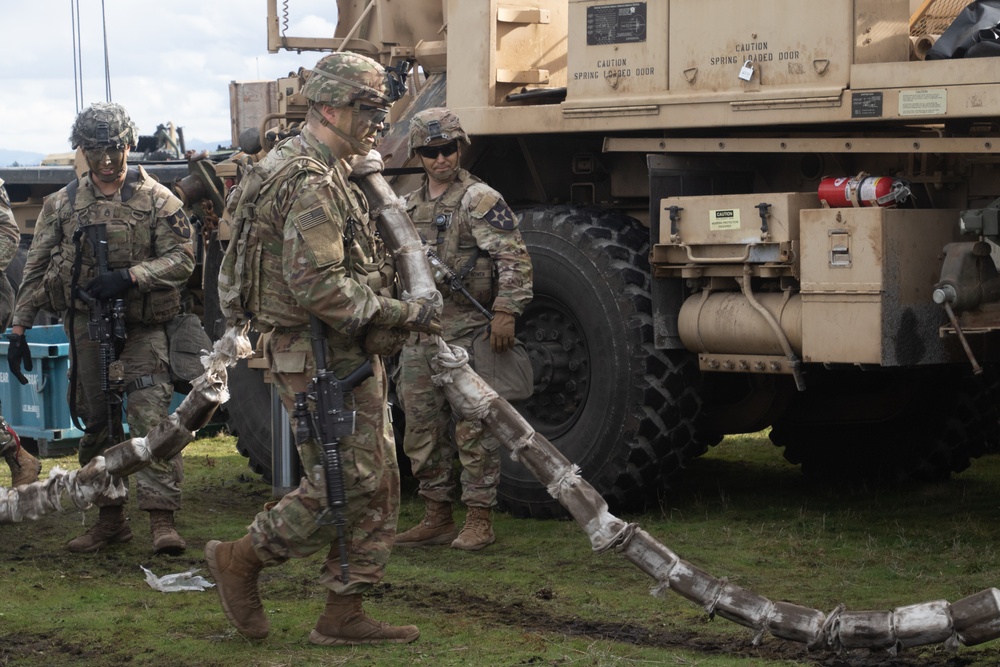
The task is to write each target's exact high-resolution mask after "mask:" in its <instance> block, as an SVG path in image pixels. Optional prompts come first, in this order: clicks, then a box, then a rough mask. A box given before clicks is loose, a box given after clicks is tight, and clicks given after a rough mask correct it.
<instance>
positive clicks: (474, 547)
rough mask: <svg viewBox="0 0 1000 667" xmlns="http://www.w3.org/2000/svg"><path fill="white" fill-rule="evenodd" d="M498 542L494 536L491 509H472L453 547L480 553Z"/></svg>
mask: <svg viewBox="0 0 1000 667" xmlns="http://www.w3.org/2000/svg"><path fill="white" fill-rule="evenodd" d="M496 541H497V537H496V535H494V534H493V521H492V519H490V508H489V507H470V508H469V512H468V514H466V515H465V525H464V526H463V527H462V532H461V533H459V534H458V537H457V538H455V541H454V542H452V543H451V546H452V548H453V549H464V550H465V551H479V550H480V549H485V548H486V547H488V546H490V545H491V544H493V543H494V542H496Z"/></svg>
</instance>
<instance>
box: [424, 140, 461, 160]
mask: <svg viewBox="0 0 1000 667" xmlns="http://www.w3.org/2000/svg"><path fill="white" fill-rule="evenodd" d="M413 150H414V151H415V152H416V154H417V155H419V156H420V157H425V158H427V159H428V160H436V159H437V157H438V155H443V156H445V157H448V156H449V155H454V154H455V151H457V150H458V142H457V141H452V142H449V143H447V144H443V145H441V146H420V147H419V148H414V149H413Z"/></svg>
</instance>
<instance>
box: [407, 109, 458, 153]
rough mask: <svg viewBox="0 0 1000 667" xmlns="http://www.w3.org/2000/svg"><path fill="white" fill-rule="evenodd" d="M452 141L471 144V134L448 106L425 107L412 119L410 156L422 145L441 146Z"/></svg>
mask: <svg viewBox="0 0 1000 667" xmlns="http://www.w3.org/2000/svg"><path fill="white" fill-rule="evenodd" d="M452 141H461V142H463V143H464V144H465V145H466V146H468V145H470V143H471V142H470V141H469V135H467V134H466V133H465V130H463V129H462V124H461V123H460V122H459V120H458V116H456V115H455V112H454V111H452V110H451V109H448V108H446V107H434V108H431V109H424V110H423V111H421V112H419V113H416V114H414V115H413V118H411V119H410V141H409V145H408V150H409V156H410V157H411V158H412V157H413V154H414V149H416V148H419V147H420V146H440V145H441V144H447V143H449V142H452Z"/></svg>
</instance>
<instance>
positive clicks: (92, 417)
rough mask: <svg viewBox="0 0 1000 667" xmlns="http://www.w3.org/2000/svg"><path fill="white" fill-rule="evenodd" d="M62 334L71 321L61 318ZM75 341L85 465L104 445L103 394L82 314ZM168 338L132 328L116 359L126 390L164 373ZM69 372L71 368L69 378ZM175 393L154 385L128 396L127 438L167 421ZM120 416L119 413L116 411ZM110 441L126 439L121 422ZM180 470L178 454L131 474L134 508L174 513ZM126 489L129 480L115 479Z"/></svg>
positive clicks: (158, 331)
mask: <svg viewBox="0 0 1000 667" xmlns="http://www.w3.org/2000/svg"><path fill="white" fill-rule="evenodd" d="M64 322H65V325H64V326H65V328H66V335H67V337H69V336H70V331H69V320H68V318H64ZM74 329H75V332H74V336H73V338H75V339H76V343H75V344H76V356H75V357H73V364H75V366H76V383H77V384H76V401H77V404H76V409H77V414H78V415H79V416H80V419H82V420H83V423H84V424H85V425H86V427H87V433H86V434H85V435H84V436H83V438H81V439H80V450H79V458H80V465H81V466H83V465H87V463H89V462H90V460H91V459H93V458H94V457H95V456H97V455H98V454H100V453H101V452H103V451H104V450H105V449H106V448H107V447H108V446H109V444H108V435H107V434H108V431H107V428H108V425H107V422H108V408H107V405H108V404H107V396H106V395H105V394H104V392H103V391H101V373H102V369H101V358H100V345H99V344H98V343H97V342H95V341H92V340H90V337H89V336H88V334H87V320H86V315H84V317H82V318H81V317H80V313H77V316H76V318H75V322H74ZM167 354H168V352H167V334H166V332H165V330H164V327H162V326H148V327H131V328H129V330H128V332H127V336H126V339H125V347H124V349H123V350H122V352H121V354H120V355H119V356H118V361H119V362H120V363H121V364H122V366H123V369H124V378H125V386H128V384H129V383H130V382H132V381H133V380H135V379H136V378H139V377H142V376H148V375H155V374H162V373H166V372H168V369H169V366H168V357H167ZM72 376H73V368H70V378H71V379H72ZM173 395H174V388H173V385H172V384H170V383H169V382H165V383H159V384H155V385H153V386H151V387H147V388H145V389H135V390H133V391H130V392H129V393H128V396H127V399H126V410H125V415H126V419H127V421H128V428H129V436H130V437H145V435H146V434H147V433H149V431H150V429H152V428H153V427H154V426H156V425H157V424H159V423H160V422H161V421H163V419H165V418H166V417H167V414H168V413H169V411H170V401H171V400H172V398H173ZM115 414H120V409H117V408H116V410H115ZM114 429H115V430H114V438H113V443H114V444H117V443H119V442H121V441H122V440H124V439H125V436H124V434H123V429H122V427H121V422H120V421H117V420H116V423H115V424H114ZM183 480H184V467H183V463H182V459H181V455H180V454H178V455H177V456H175V457H173V458H172V459H170V460H169V461H157V462H156V463H154V464H153V465H151V466H149V467H148V468H144V469H143V470H140V471H139V472H137V473H136V474H135V493H136V504H137V505H138V507H139V509H140V510H144V511H147V512H148V511H150V510H167V511H171V512H173V511H176V510H179V509H180V507H181V488H180V485H181V482H182V481H183ZM118 482H120V483H121V484H122V485H124V486H125V487H126V488H127V487H128V480H127V479H126V478H121V479H120V480H118ZM124 503H125V499H123V498H119V499H117V500H110V499H101V498H99V499H98V500H97V501H96V502H95V504H96V505H98V506H104V505H123V504H124Z"/></svg>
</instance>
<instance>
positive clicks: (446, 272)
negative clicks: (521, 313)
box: [427, 248, 493, 322]
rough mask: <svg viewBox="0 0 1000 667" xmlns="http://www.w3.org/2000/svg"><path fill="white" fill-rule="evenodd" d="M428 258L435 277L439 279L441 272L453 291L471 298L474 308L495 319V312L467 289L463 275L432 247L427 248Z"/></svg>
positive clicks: (490, 318) (488, 317) (487, 317)
mask: <svg viewBox="0 0 1000 667" xmlns="http://www.w3.org/2000/svg"><path fill="white" fill-rule="evenodd" d="M427 260H428V261H429V262H430V264H431V269H433V270H434V274H435V276H434V277H435V279H437V274H441V276H442V281H443V282H446V283H447V285H448V288H449V289H451V291H452V292H458V293H459V294H461V295H462V296H464V297H465V298H466V299H468V300H469V303H471V304H472V307H473V308H475V309H476V310H478V311H479V312H480V313H482V314H483V316H484V317H485V318H486V319H488V320H489V321H491V322H492V321H493V313H491V312H490V311H489V309H488V308H486V306H484V305H483V304H481V303H479V302H478V301H476V299H475V297H473V296H472V295H471V294H469V290H467V289H465V283H464V282H462V277H461V276H460V275H458V274H457V273H455V271H453V270H452V268H451V267H450V266H448V265H447V264H445V263H444V262H443V261H441V258H440V257H438V256H437V254H436V253H435V252H434V251H433V250H431V249H430V248H427ZM442 281H439V282H442Z"/></svg>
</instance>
